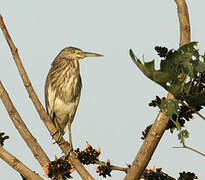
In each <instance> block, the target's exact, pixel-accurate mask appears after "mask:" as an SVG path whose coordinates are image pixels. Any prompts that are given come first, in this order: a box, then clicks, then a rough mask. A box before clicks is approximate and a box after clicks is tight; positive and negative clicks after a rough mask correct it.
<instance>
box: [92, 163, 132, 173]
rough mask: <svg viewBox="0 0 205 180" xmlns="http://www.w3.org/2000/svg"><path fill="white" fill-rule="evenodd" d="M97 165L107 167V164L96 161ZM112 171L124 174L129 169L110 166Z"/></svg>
mask: <svg viewBox="0 0 205 180" xmlns="http://www.w3.org/2000/svg"><path fill="white" fill-rule="evenodd" d="M95 164H99V165H101V166H107V163H106V162H104V161H95ZM109 167H110V168H111V169H112V170H117V171H123V172H125V173H126V172H127V170H128V168H123V167H120V166H114V165H110V166H109Z"/></svg>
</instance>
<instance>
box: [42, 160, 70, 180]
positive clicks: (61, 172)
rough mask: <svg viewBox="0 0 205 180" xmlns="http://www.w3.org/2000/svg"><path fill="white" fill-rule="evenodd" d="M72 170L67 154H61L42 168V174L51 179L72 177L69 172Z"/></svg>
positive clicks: (64, 179)
mask: <svg viewBox="0 0 205 180" xmlns="http://www.w3.org/2000/svg"><path fill="white" fill-rule="evenodd" d="M73 171H74V168H73V167H72V165H71V163H70V161H69V159H68V157H67V156H62V157H61V158H59V159H58V158H57V157H56V156H55V160H54V161H51V163H50V164H49V166H48V167H46V168H44V172H45V173H46V174H45V175H44V176H46V177H47V178H52V179H56V180H57V179H63V180H66V179H67V178H72V177H71V175H70V174H71V173H72V172H73Z"/></svg>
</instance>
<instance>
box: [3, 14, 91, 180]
mask: <svg viewBox="0 0 205 180" xmlns="http://www.w3.org/2000/svg"><path fill="white" fill-rule="evenodd" d="M0 27H1V29H2V31H3V33H4V36H5V39H6V41H7V43H8V45H9V47H10V50H11V53H12V55H13V59H14V61H15V63H16V66H17V68H18V71H19V73H20V76H21V78H22V80H23V83H24V86H25V88H26V90H27V92H28V94H29V97H30V98H31V100H32V102H33V104H34V106H35V108H36V110H37V112H38V114H39V116H40V118H41V120H42V121H43V122H44V124H45V125H46V127H47V129H48V130H49V132H50V134H51V135H52V134H54V133H55V132H56V131H57V129H56V128H55V126H54V124H53V122H52V121H51V120H50V118H49V117H48V115H47V113H46V111H45V109H44V107H43V106H42V104H41V102H40V101H39V99H38V96H37V95H36V93H35V91H34V89H33V87H32V84H31V82H30V80H29V78H28V75H27V73H26V71H25V69H24V67H23V64H22V62H21V59H20V57H19V54H18V50H17V48H16V46H15V45H14V43H13V41H12V39H11V37H10V35H9V33H8V31H7V28H6V26H5V23H4V21H3V17H2V16H1V15H0ZM54 139H55V140H56V141H57V139H58V134H56V135H55V136H54ZM59 146H60V148H61V150H62V151H63V152H64V153H65V154H67V153H68V149H69V146H68V142H65V140H64V139H63V138H62V140H61V142H60V144H59ZM70 161H71V163H72V165H73V166H74V167H75V169H76V170H77V172H78V173H79V174H80V176H81V177H82V178H83V179H85V180H93V179H94V178H93V177H92V176H91V175H90V174H89V173H88V171H87V170H86V169H85V168H84V167H83V165H82V164H81V163H80V161H79V160H78V159H76V158H75V154H74V153H73V152H72V153H71V154H70Z"/></svg>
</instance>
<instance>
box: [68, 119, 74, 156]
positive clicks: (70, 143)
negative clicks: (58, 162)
mask: <svg viewBox="0 0 205 180" xmlns="http://www.w3.org/2000/svg"><path fill="white" fill-rule="evenodd" d="M68 132H69V150H68V154H67V155H69V154H70V153H71V151H73V143H72V135H71V121H69V120H68Z"/></svg>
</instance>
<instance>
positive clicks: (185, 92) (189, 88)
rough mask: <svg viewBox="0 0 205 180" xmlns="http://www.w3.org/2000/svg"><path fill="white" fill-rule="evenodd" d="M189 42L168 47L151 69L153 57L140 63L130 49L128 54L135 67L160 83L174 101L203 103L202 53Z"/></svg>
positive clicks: (204, 93)
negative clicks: (177, 47) (156, 66)
mask: <svg viewBox="0 0 205 180" xmlns="http://www.w3.org/2000/svg"><path fill="white" fill-rule="evenodd" d="M196 45H197V42H191V43H189V44H186V45H184V46H182V47H180V48H179V49H178V50H175V51H174V50H170V51H169V52H168V53H167V54H166V56H164V55H163V56H162V54H160V53H159V55H160V56H162V57H164V59H162V60H161V63H160V70H155V65H154V60H153V61H150V62H144V63H142V62H141V61H140V60H139V59H138V58H136V57H135V55H134V53H133V52H132V50H130V56H131V58H132V60H133V61H134V63H135V64H136V65H137V66H138V68H139V69H140V70H141V71H142V72H143V73H144V74H145V75H146V76H147V77H148V78H150V79H151V80H153V81H154V82H156V83H158V84H160V85H161V86H162V87H163V88H165V89H166V90H167V91H168V92H170V93H171V94H173V95H174V97H175V98H176V99H178V100H182V101H184V100H185V101H186V102H187V103H188V104H189V105H190V106H193V107H197V106H201V105H205V73H204V72H205V56H201V55H199V52H198V50H197V49H196V48H195V46H196Z"/></svg>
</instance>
